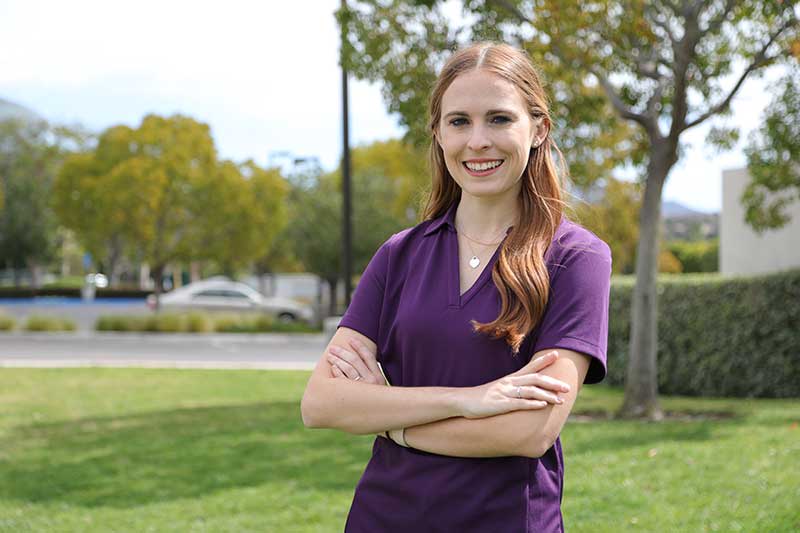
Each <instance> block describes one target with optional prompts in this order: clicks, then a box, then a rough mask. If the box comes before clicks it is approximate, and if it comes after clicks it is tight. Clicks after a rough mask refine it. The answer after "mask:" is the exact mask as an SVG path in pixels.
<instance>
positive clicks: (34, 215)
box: [0, 119, 81, 269]
mask: <svg viewBox="0 0 800 533" xmlns="http://www.w3.org/2000/svg"><path fill="white" fill-rule="evenodd" d="M80 135H81V134H80V132H77V131H72V130H69V129H67V128H63V127H54V126H51V125H50V124H48V123H47V122H44V121H36V122H30V121H24V120H21V119H9V120H4V121H0V191H1V192H0V197H2V202H0V267H6V268H15V269H21V268H28V267H30V266H31V265H34V264H38V265H42V264H46V263H48V262H50V261H53V260H54V259H55V257H56V254H57V247H58V237H57V233H56V227H57V224H56V219H55V215H54V214H53V211H52V209H51V207H50V205H49V198H50V194H51V190H52V187H53V180H54V178H55V175H56V173H57V172H58V168H59V166H60V165H61V163H62V161H63V159H64V157H65V156H66V155H67V153H68V152H69V150H70V149H73V148H75V147H76V146H79V145H80V143H81V141H80V139H81V137H80Z"/></svg>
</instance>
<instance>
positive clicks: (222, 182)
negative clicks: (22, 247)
mask: <svg viewBox="0 0 800 533" xmlns="http://www.w3.org/2000/svg"><path fill="white" fill-rule="evenodd" d="M285 195H286V184H285V183H284V181H283V179H282V178H281V176H280V175H279V174H278V173H277V172H275V171H265V170H264V169H261V168H259V167H258V166H257V165H255V164H254V163H253V162H252V161H247V162H245V163H242V164H240V165H237V164H235V163H233V162H230V161H219V160H218V159H217V154H216V148H215V147H214V141H213V139H212V137H211V133H210V130H209V128H208V126H207V125H206V124H202V123H200V122H197V121H195V120H193V119H191V118H189V117H184V116H181V115H175V116H172V117H168V118H164V117H159V116H156V115H148V116H146V117H145V118H144V119H143V120H142V123H141V125H140V126H139V127H138V128H136V129H132V128H129V127H127V126H114V127H112V128H109V129H108V130H106V131H105V132H103V134H102V135H101V136H100V139H99V142H98V145H97V147H96V148H95V149H94V150H92V151H89V152H87V153H82V154H77V155H75V156H73V157H71V158H70V159H69V160H68V161H67V163H66V164H65V165H64V168H63V170H62V172H61V173H60V174H59V177H58V181H57V186H56V198H55V205H56V209H57V212H58V213H59V216H60V218H61V220H62V223H63V224H64V225H65V226H66V227H68V228H70V229H72V230H73V231H75V233H76V235H77V236H78V238H79V239H80V240H81V242H82V244H83V245H84V246H86V247H87V248H88V249H90V250H94V253H107V254H108V253H110V254H112V255H113V254H116V253H117V252H119V253H124V254H125V255H128V256H130V257H131V258H132V259H133V260H134V261H140V262H147V263H149V264H150V265H151V268H152V272H153V276H154V278H155V286H156V295H157V296H158V295H159V294H160V292H161V286H162V277H163V274H164V270H165V268H166V266H167V264H169V263H171V262H187V261H192V260H202V259H204V260H212V261H215V262H216V263H217V264H218V265H219V266H220V267H221V268H222V269H223V270H225V271H226V272H228V273H232V272H233V271H234V270H236V269H237V268H241V267H243V266H246V265H248V264H249V263H250V262H251V261H254V260H255V259H256V258H258V257H260V256H261V255H263V254H264V253H265V252H266V250H267V249H268V247H269V246H270V244H271V242H272V239H273V238H274V237H275V234H276V233H277V232H278V231H280V229H281V227H282V225H283V224H285V213H284V209H283V208H282V203H283V200H284V197H285ZM112 262H113V261H112Z"/></svg>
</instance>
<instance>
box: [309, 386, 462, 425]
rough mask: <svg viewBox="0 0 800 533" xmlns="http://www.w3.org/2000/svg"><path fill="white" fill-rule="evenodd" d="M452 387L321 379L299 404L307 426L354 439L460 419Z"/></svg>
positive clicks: (454, 390)
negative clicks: (325, 429) (337, 432)
mask: <svg viewBox="0 0 800 533" xmlns="http://www.w3.org/2000/svg"><path fill="white" fill-rule="evenodd" d="M457 391H458V389H457V388H453V387H386V386H383V385H372V384H369V383H358V382H353V381H348V380H345V379H336V380H334V379H333V378H328V379H326V378H322V379H319V380H317V381H316V382H315V383H314V384H313V386H311V387H309V388H308V389H307V390H306V394H305V395H304V396H303V401H302V404H301V410H302V414H303V420H304V423H305V424H306V426H308V427H314V428H330V429H339V430H341V431H346V432H348V433H354V434H357V435H363V434H369V433H381V432H383V431H386V430H390V429H397V428H403V427H411V426H418V425H420V424H427V423H430V422H436V421H440V420H445V419H448V418H451V417H456V416H461V414H462V413H461V412H460V410H459V407H458V402H457V398H456V393H457Z"/></svg>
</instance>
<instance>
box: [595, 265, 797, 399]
mask: <svg viewBox="0 0 800 533" xmlns="http://www.w3.org/2000/svg"><path fill="white" fill-rule="evenodd" d="M632 291H633V283H632V280H631V279H629V278H628V279H615V280H614V281H613V283H612V290H611V307H610V320H609V345H608V359H609V368H610V372H609V376H608V381H609V383H610V384H612V385H621V384H622V383H623V382H624V379H625V370H624V369H625V362H626V359H627V354H628V339H629V330H630V319H631V317H630V301H631V294H632ZM658 296H659V303H658V328H659V331H660V332H661V334H660V335H659V338H658V386H659V390H661V391H663V392H664V393H666V394H681V395H687V396H734V397H770V398H790V397H799V396H800V381H798V379H797V376H800V335H798V334H797V332H798V331H800V306H798V305H794V304H795V303H796V302H798V301H800V270H794V271H789V272H785V273H780V274H773V275H768V276H761V277H753V278H724V277H721V276H717V275H711V276H709V275H702V274H698V275H693V276H692V275H688V276H687V275H682V276H676V277H662V278H660V279H659V281H658Z"/></svg>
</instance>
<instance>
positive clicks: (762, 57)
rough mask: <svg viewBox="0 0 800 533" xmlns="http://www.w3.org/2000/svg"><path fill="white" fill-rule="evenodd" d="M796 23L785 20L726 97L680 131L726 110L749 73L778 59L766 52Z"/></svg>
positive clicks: (791, 19)
mask: <svg viewBox="0 0 800 533" xmlns="http://www.w3.org/2000/svg"><path fill="white" fill-rule="evenodd" d="M796 23H797V19H795V18H794V17H792V18H790V19H789V20H787V21H786V22H785V23H784V24H783V26H781V27H780V28H778V30H777V31H776V32H775V33H773V34H772V35H771V36H770V38H769V40H768V41H767V42H766V44H764V46H763V47H762V48H761V50H759V52H758V53H757V54H756V55H755V57H753V61H752V62H751V63H750V64H749V65H748V66H747V68H746V69H744V72H742V75H741V76H739V79H738V80H737V82H736V85H734V86H733V89H731V90H730V92H729V93H728V96H726V97H725V98H724V99H723V100H722V101H721V102H720V103H718V104H717V105H715V106H712V107H711V108H709V110H708V111H706V112H705V113H703V114H701V115H700V116H699V117H697V118H696V119H694V120H692V121H691V122H688V123H684V125H683V126H682V127H681V129H680V131H686V130H688V129H689V128H693V127H694V126H697V125H698V124H700V123H702V122H704V121H705V120H707V119H708V118H709V117H712V116H714V115H716V114H717V113H719V112H721V111H723V110H724V109H725V108H727V107H728V105H729V104H730V103H731V100H733V97H734V96H736V93H737V92H738V91H739V88H741V86H742V84H743V83H744V80H745V79H747V76H749V75H750V73H751V72H753V71H755V70H758V69H759V68H761V67H763V66H764V65H766V64H769V63H770V62H772V61H773V60H775V59H777V58H779V57H780V54H777V55H773V56H767V50H768V49H769V47H770V46H772V44H773V43H774V42H775V40H776V39H777V38H778V37H779V36H780V34H781V33H783V32H784V31H785V30H786V29H788V28H790V27H792V26H793V25H794V24H796Z"/></svg>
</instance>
